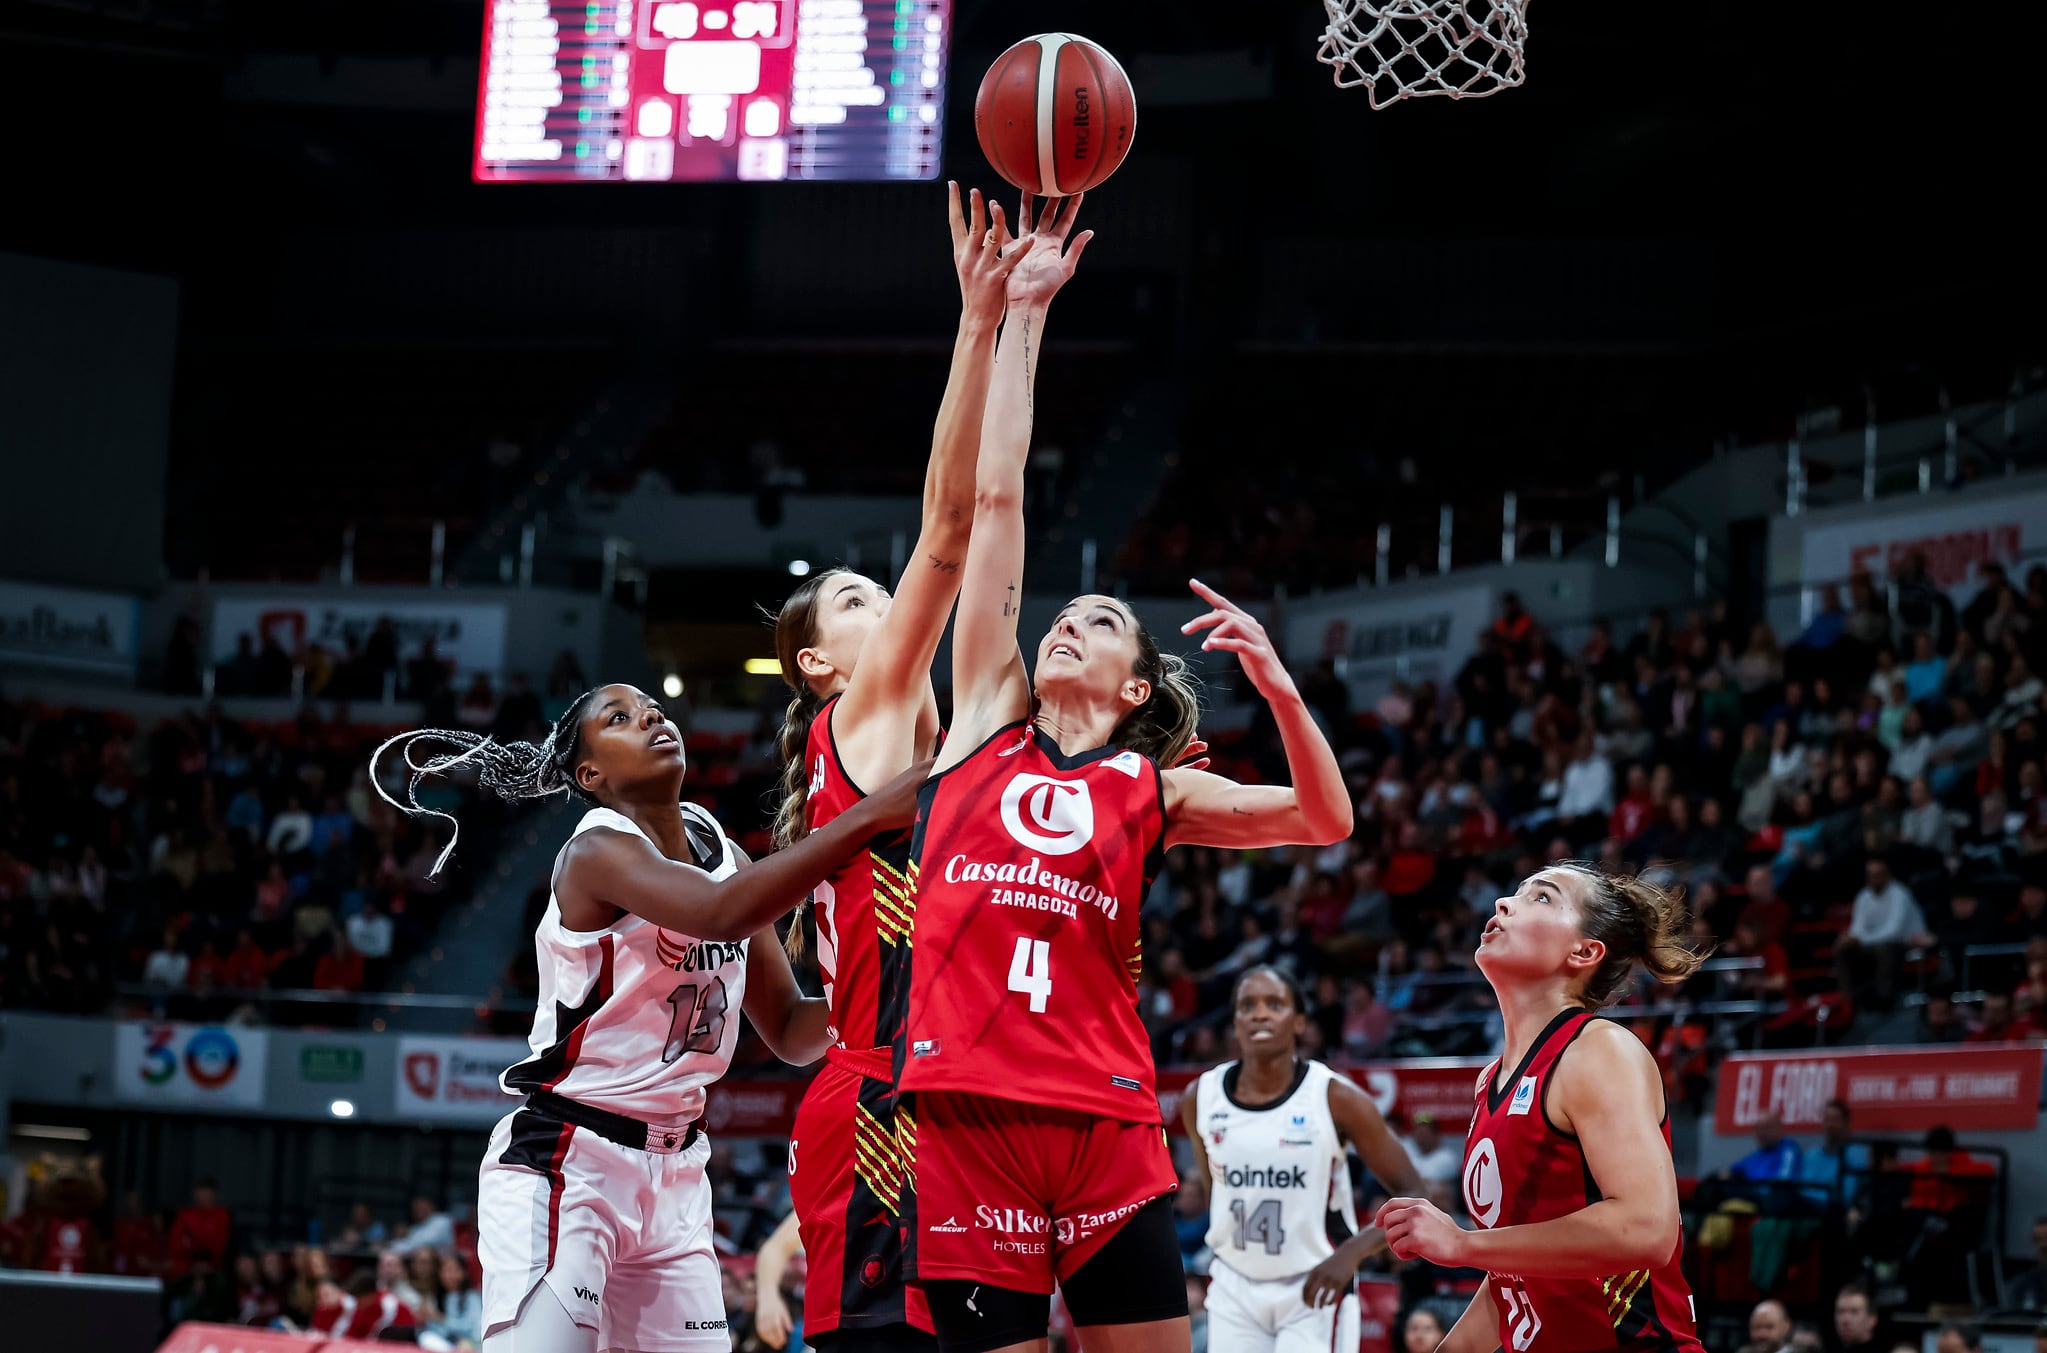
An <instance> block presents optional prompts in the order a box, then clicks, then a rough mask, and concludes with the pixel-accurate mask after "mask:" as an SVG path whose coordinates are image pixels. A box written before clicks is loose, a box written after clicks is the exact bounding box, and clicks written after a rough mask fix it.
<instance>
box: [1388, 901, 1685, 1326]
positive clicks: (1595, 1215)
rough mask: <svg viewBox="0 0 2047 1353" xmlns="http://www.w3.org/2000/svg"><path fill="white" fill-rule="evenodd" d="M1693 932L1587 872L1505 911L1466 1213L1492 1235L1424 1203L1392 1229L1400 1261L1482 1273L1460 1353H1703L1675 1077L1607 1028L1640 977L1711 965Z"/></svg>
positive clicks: (1408, 1209)
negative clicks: (1681, 1211)
mask: <svg viewBox="0 0 2047 1353" xmlns="http://www.w3.org/2000/svg"><path fill="white" fill-rule="evenodd" d="M1683 932H1684V911H1683V908H1682V907H1681V906H1680V905H1679V904H1678V902H1677V900H1676V899H1675V898H1674V897H1672V896H1670V895H1669V894H1666V893H1664V892H1661V891H1659V890H1658V889H1656V888H1654V887H1651V886H1650V885H1649V884H1646V883H1643V882H1642V881H1640V880H1639V879H1633V878H1614V877H1609V876H1607V875H1604V874H1601V873H1600V872H1598V871H1597V870H1596V869H1593V868H1591V867H1589V866H1585V865H1580V864H1560V865H1552V866H1551V867H1550V868H1548V869H1545V870H1543V871H1542V872H1540V873H1538V874H1536V875H1534V876H1533V877H1532V878H1530V879H1529V880H1528V881H1527V882H1525V883H1523V884H1522V885H1521V887H1520V890H1519V891H1517V892H1516V893H1514V894H1513V895H1512V896H1511V897H1503V898H1501V899H1500V900H1499V901H1498V902H1497V903H1495V904H1494V912H1493V918H1492V920H1490V921H1488V922H1487V923H1486V928H1485V933H1484V935H1483V936H1482V937H1481V938H1480V940H1479V947H1478V966H1479V968H1480V970H1481V971H1483V972H1484V973H1485V975H1486V977H1487V979H1488V980H1490V981H1491V982H1492V984H1493V990H1494V992H1495V993H1497V994H1498V996H1499V999H1500V1011H1501V1014H1502V1015H1503V1016H1504V1017H1505V1020H1506V1029H1507V1044H1506V1053H1505V1055H1504V1056H1502V1057H1501V1058H1500V1059H1498V1060H1497V1061H1495V1062H1493V1063H1492V1064H1491V1065H1490V1066H1488V1067H1487V1068H1486V1069H1485V1071H1484V1072H1483V1073H1481V1074H1480V1076H1479V1080H1478V1087H1477V1095H1478V1104H1477V1108H1476V1111H1475V1113H1474V1116H1473V1118H1472V1120H1471V1131H1470V1134H1469V1135H1468V1136H1467V1137H1466V1139H1465V1147H1464V1205H1465V1208H1466V1210H1468V1211H1469V1212H1470V1213H1471V1216H1472V1218H1473V1219H1474V1220H1475V1221H1476V1222H1477V1223H1478V1228H1479V1229H1477V1230H1475V1231H1462V1230H1459V1229H1458V1227H1457V1224H1456V1223H1455V1222H1453V1221H1451V1220H1450V1218H1448V1217H1447V1216H1445V1215H1444V1214H1443V1213H1442V1212H1441V1211H1440V1210H1438V1209H1437V1208H1435V1207H1434V1206H1432V1205H1431V1204H1429V1203H1427V1202H1425V1201H1423V1200H1421V1199H1419V1198H1395V1199H1393V1200H1392V1201H1391V1202H1388V1203H1387V1204H1385V1205H1384V1206H1383V1207H1381V1208H1380V1209H1379V1218H1378V1220H1379V1225H1380V1226H1381V1227H1383V1228H1384V1229H1385V1232H1386V1239H1387V1243H1388V1244H1389V1245H1390V1246H1391V1247H1392V1250H1393V1253H1394V1254H1396V1255H1398V1256H1400V1257H1401V1258H1403V1259H1405V1258H1412V1257H1414V1256H1417V1255H1418V1256H1420V1257H1422V1258H1424V1259H1428V1260H1431V1261H1433V1262H1435V1263H1438V1264H1443V1265H1447V1266H1449V1267H1453V1268H1479V1269H1484V1270H1485V1271H1486V1273H1487V1279H1486V1284H1485V1286H1484V1287H1483V1288H1481V1289H1480V1291H1479V1293H1478V1295H1477V1296H1476V1297H1474V1298H1473V1299H1472V1303H1471V1306H1470V1307H1469V1309H1467V1310H1466V1311H1465V1313H1464V1315H1463V1317H1462V1318H1461V1319H1459V1320H1458V1322H1457V1324H1456V1325H1455V1327H1453V1328H1452V1329H1451V1331H1450V1333H1449V1335H1448V1336H1447V1337H1446V1338H1445V1339H1444V1340H1443V1343H1442V1345H1441V1347H1442V1348H1443V1349H1444V1350H1447V1351H1448V1353H1490V1350H1492V1349H1496V1348H1506V1349H1510V1350H1512V1353H1593V1351H1594V1350H1599V1349H1626V1350H1630V1351H1631V1353H1649V1350H1656V1351H1657V1353H1670V1351H1673V1350H1674V1351H1675V1353H1703V1345H1701V1344H1700V1342H1699V1336H1698V1327H1697V1319H1696V1316H1695V1314H1694V1312H1693V1309H1692V1297H1691V1292H1690V1290H1689V1289H1688V1288H1687V1287H1686V1286H1685V1280H1684V1275H1683V1274H1682V1273H1680V1272H1679V1270H1678V1259H1679V1253H1680V1250H1681V1249H1682V1243H1683V1242H1682V1235H1681V1232H1680V1231H1679V1223H1678V1200H1677V1176H1676V1172H1675V1170H1674V1169H1673V1168H1672V1165H1671V1160H1670V1116H1669V1113H1668V1111H1667V1109H1666V1107H1665V1105H1664V1102H1663V1083H1662V1079H1661V1077H1660V1076H1658V1074H1657V1070H1656V1063H1655V1061H1654V1059H1653V1058H1652V1057H1651V1056H1650V1054H1649V1050H1648V1049H1647V1048H1645V1047H1643V1046H1642V1042H1641V1040H1640V1039H1638V1038H1636V1037H1635V1035H1633V1034H1632V1033H1629V1032H1628V1031H1627V1030H1626V1029H1624V1028H1622V1027H1621V1026H1620V1025H1618V1024H1615V1023H1613V1022H1612V1021H1610V1020H1603V1019H1600V1018H1599V1017H1598V1014H1597V1012H1598V1011H1599V1010H1600V1009H1601V1008H1602V1007H1604V1006H1605V1005H1607V1004H1608V1003H1609V1002H1611V1001H1612V1000H1613V999H1614V998H1615V997H1616V996H1618V995H1619V994H1620V993H1621V991H1622V990H1623V989H1624V988H1625V987H1626V985H1627V983H1628V980H1629V978H1630V977H1631V976H1632V975H1633V973H1634V969H1635V965H1636V964H1638V963H1639V964H1640V965H1642V967H1643V968H1645V969H1646V970H1647V971H1648V972H1649V974H1650V975H1651V976H1653V977H1655V978H1657V979H1659V980H1661V981H1664V982H1676V981H1681V980H1682V979H1683V978H1685V977H1686V976H1688V975H1689V974H1690V973H1691V972H1692V971H1693V970H1694V969H1695V968H1697V967H1698V965H1699V962H1700V960H1701V958H1702V957H1703V955H1700V954H1695V953H1693V952H1691V951H1690V950H1688V949H1687V948H1685V946H1684V944H1683V943H1682V941H1681V940H1680V939H1679V936H1680V935H1682V934H1683ZM1509 1067H1511V1068H1512V1070H1511V1071H1510V1070H1509V1069H1508V1068H1509Z"/></svg>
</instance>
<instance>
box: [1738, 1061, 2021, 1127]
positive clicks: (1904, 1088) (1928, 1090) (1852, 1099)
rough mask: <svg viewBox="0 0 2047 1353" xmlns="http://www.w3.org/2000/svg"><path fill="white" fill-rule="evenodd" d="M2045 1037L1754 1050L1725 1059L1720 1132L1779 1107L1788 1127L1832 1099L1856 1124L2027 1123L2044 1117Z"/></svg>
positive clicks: (1807, 1123)
mask: <svg viewBox="0 0 2047 1353" xmlns="http://www.w3.org/2000/svg"><path fill="white" fill-rule="evenodd" d="M2042 1051H2043V1049H2042V1046H2041V1045H2040V1044H2038V1043H1985V1044H1981V1045H1966V1046H1954V1045H1949V1046H1947V1047H1943V1048H1940V1049H1938V1050H1935V1049H1933V1048H1867V1049H1854V1050H1847V1049H1843V1050H1838V1051H1823V1052H1785V1053H1771V1052H1761V1053H1747V1052H1738V1053H1735V1054H1733V1055H1732V1056H1730V1057H1729V1058H1728V1059H1727V1060H1726V1061H1725V1062H1724V1063H1722V1064H1721V1067H1720V1089H1719V1094H1718V1099H1717V1101H1716V1103H1715V1105H1714V1111H1713V1130H1714V1131H1716V1132H1719V1133H1722V1134H1725V1135H1743V1134H1746V1133H1748V1132H1750V1131H1752V1130H1753V1129H1754V1127H1755V1125H1756V1120H1757V1119H1758V1118H1760V1117H1761V1116H1762V1115H1763V1114H1765V1113H1772V1112H1774V1113H1776V1114H1778V1115H1779V1116H1781V1117H1782V1118H1783V1120H1784V1126H1785V1128H1786V1129H1787V1130H1788V1131H1791V1132H1808V1131H1811V1130H1813V1129H1815V1128H1818V1127H1819V1126H1820V1125H1821V1122H1822V1121H1823V1120H1824V1118H1825V1116H1826V1108H1827V1101H1828V1100H1830V1099H1838V1100H1841V1101H1842V1102H1844V1103H1845V1104H1847V1106H1848V1112H1849V1115H1850V1116H1851V1117H1852V1118H1853V1120H1854V1124H1855V1130H1856V1131H1858V1132H1923V1131H1925V1130H1926V1129H1927V1128H1932V1127H1941V1126H1946V1127H1951V1128H1954V1129H1956V1130H1957V1131H1962V1132H1967V1131H1971V1130H1973V1131H1978V1132H1998V1131H2004V1132H2009V1131H2027V1130H2030V1129H2032V1128H2034V1127H2036V1126H2038V1125H2039V1122H2040V1068H2041V1055H2042Z"/></svg>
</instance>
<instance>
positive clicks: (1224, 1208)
mask: <svg viewBox="0 0 2047 1353" xmlns="http://www.w3.org/2000/svg"><path fill="white" fill-rule="evenodd" d="M1232 1004H1233V1006H1234V1008H1235V1010H1236V1032H1237V1046H1238V1047H1239V1048H1241V1049H1242V1051H1243V1058H1242V1060H1241V1061H1235V1062H1226V1063H1224V1064H1223V1065H1221V1066H1219V1067H1215V1068H1214V1069H1212V1070H1210V1071H1207V1072H1205V1073H1203V1075H1202V1077H1201V1079H1200V1080H1199V1081H1197V1082H1195V1084H1194V1086H1193V1089H1192V1093H1190V1094H1187V1095H1186V1096H1184V1097H1183V1098H1182V1099H1181V1101H1180V1121H1181V1123H1182V1124H1184V1125H1185V1127H1186V1129H1187V1137H1188V1140H1190V1141H1192V1142H1193V1143H1194V1156H1195V1160H1196V1162H1197V1163H1198V1166H1199V1168H1200V1171H1201V1174H1202V1176H1203V1177H1204V1178H1206V1179H1207V1180H1208V1247H1209V1249H1210V1250H1211V1251H1212V1252H1213V1253H1214V1255H1215V1264H1214V1266H1213V1267H1212V1268H1210V1270H1209V1287H1208V1346H1209V1347H1210V1348H1213V1349H1216V1350H1217V1351H1218V1353H1327V1350H1329V1349H1332V1348H1341V1349H1354V1348H1356V1347H1357V1346H1358V1338H1359V1330H1358V1300H1357V1294H1356V1292H1355V1291H1354V1290H1353V1288H1354V1284H1355V1282H1356V1279H1357V1272H1358V1265H1359V1264H1360V1263H1362V1262H1364V1260H1365V1258H1366V1256H1368V1255H1370V1254H1371V1253H1372V1252H1373V1251H1375V1250H1377V1249H1379V1248H1380V1247H1381V1246H1383V1245H1384V1244H1385V1243H1386V1242H1385V1237H1384V1235H1382V1234H1381V1233H1380V1231H1379V1229H1378V1227H1376V1226H1372V1227H1366V1228H1364V1229H1362V1230H1360V1229H1359V1227H1358V1218H1357V1205H1356V1203H1355V1202H1354V1201H1353V1200H1352V1198H1351V1191H1350V1166H1349V1163H1348V1161H1347V1160H1346V1158H1345V1155H1344V1147H1345V1145H1346V1144H1348V1145H1349V1146H1352V1147H1355V1148H1356V1149H1357V1152H1358V1154H1359V1155H1361V1156H1363V1157H1364V1159H1365V1164H1366V1165H1367V1166H1369V1167H1370V1168H1371V1171H1372V1176H1373V1178H1374V1179H1376V1180H1377V1181H1378V1182H1379V1183H1380V1185H1381V1186H1382V1187H1384V1188H1385V1189H1386V1190H1387V1192H1389V1193H1392V1194H1395V1195H1400V1194H1413V1193H1418V1192H1420V1191H1421V1181H1420V1179H1419V1178H1418V1177H1417V1176H1416V1175H1415V1172H1414V1163H1413V1162H1412V1161H1411V1160H1409V1159H1408V1155H1407V1152H1406V1151H1405V1150H1404V1149H1402V1147H1401V1145H1400V1143H1399V1142H1398V1141H1396V1140H1395V1139H1394V1136H1393V1134H1392V1133H1391V1132H1390V1131H1388V1130H1387V1128H1386V1120H1385V1119H1383V1118H1381V1117H1380V1116H1379V1106H1378V1105H1376V1104H1374V1103H1373V1102H1372V1101H1371V1098H1370V1097H1369V1096H1368V1095H1366V1094H1365V1092H1364V1091H1363V1090H1361V1089H1359V1088H1358V1086H1357V1085H1356V1083H1354V1082H1353V1081H1351V1080H1350V1079H1349V1078H1348V1077H1346V1076H1339V1075H1336V1074H1335V1073H1333V1072H1331V1071H1330V1069H1329V1068H1328V1067H1327V1066H1324V1065H1323V1064H1322V1063H1321V1062H1315V1061H1309V1060H1307V1059H1306V1058H1303V1057H1302V1056H1301V1055H1300V1051H1299V1047H1300V1038H1301V1034H1302V1033H1303V1032H1304V1031H1305V1029H1306V1027H1307V1011H1306V1009H1305V1008H1304V1007H1303V1005H1302V1002H1301V992H1300V988H1299V987H1297V986H1295V985H1294V981H1293V979H1292V978H1290V977H1288V976H1286V975H1285V974H1284V973H1282V972H1280V971H1279V969H1277V968H1274V967H1271V966H1269V965H1263V964H1261V965H1260V966H1258V967H1255V968H1249V969H1246V970H1245V972H1244V975H1243V976H1241V977H1239V978H1238V979H1237V986H1236V991H1235V993H1234V996H1233V999H1232Z"/></svg>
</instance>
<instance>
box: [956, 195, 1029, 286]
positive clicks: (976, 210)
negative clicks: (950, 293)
mask: <svg viewBox="0 0 2047 1353" xmlns="http://www.w3.org/2000/svg"><path fill="white" fill-rule="evenodd" d="M946 189H947V192H948V194H949V201H948V204H947V211H946V216H947V221H948V223H949V224H950V225H951V227H952V263H953V268H954V270H955V271H957V272H958V273H959V276H960V307H961V309H963V310H964V311H965V312H966V313H967V314H969V315H973V316H976V317H978V318H981V319H987V320H1000V319H1001V318H1002V307H1003V305H1004V303H1005V302H1004V296H1005V293H1006V287H1007V285H1008V279H1009V276H1010V273H1011V272H1012V271H1014V270H1015V268H1016V266H1017V265H1018V264H1019V263H1021V262H1022V261H1023V260H1024V259H1026V258H1027V257H1029V256H1030V253H1031V251H1032V250H1033V249H1035V248H1036V247H1037V244H1038V241H1037V240H1035V239H1030V238H1025V239H1022V240H1017V239H1013V238H1012V237H1011V235H1010V233H1009V223H1008V222H1007V221H1006V220H1005V219H1004V218H1003V215H1002V207H1001V205H1000V204H998V203H993V202H984V201H983V199H982V197H981V190H980V189H979V188H976V189H974V190H973V191H972V192H971V193H969V194H968V195H967V202H968V206H967V209H966V210H965V211H962V210H961V208H960V186H959V184H958V183H950V184H947V185H946ZM1005 249H1006V250H1007V252H1006V253H1005V252H1004V251H1005Z"/></svg>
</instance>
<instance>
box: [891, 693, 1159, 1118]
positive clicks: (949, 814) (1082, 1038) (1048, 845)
mask: <svg viewBox="0 0 2047 1353" xmlns="http://www.w3.org/2000/svg"><path fill="white" fill-rule="evenodd" d="M1164 845H1165V790H1164V786H1163V783H1162V782H1161V780H1160V778H1159V770H1158V767H1157V766H1155V765H1153V764H1152V762H1151V761H1150V760H1148V759H1147V758H1145V757H1143V756H1141V755H1139V754H1138V753H1136V752H1129V751H1119V750H1117V749H1116V748H1114V747H1097V748H1095V749H1094V750H1093V751H1089V752H1082V753H1080V754H1079V755H1077V756H1065V755H1063V754H1061V752H1060V751H1059V749H1058V747H1056V746H1055V745H1053V744H1052V742H1051V741H1050V739H1048V738H1046V737H1044V736H1042V735H1041V734H1040V733H1039V732H1038V731H1037V729H1035V728H1034V727H1033V726H1032V725H1030V724H1028V723H1017V724H1012V725H1010V726H1009V727H1007V728H1004V729H1002V730H1001V731H1000V732H998V733H996V734H995V736H993V737H991V738H990V739H988V741H986V742H984V743H982V744H981V746H979V747H978V748H976V749H975V750H974V751H973V753H972V754H970V755H969V756H968V757H967V759H966V760H965V761H963V762H961V763H960V764H959V765H957V766H954V767H953V768H952V769H951V770H948V771H946V772H944V773H943V774H941V775H939V776H936V777H934V778H933V779H932V780H930V781H929V782H927V783H926V784H925V786H924V789H923V793H922V794H921V795H920V796H919V800H918V813H917V827H916V837H915V844H914V847H913V850H912V855H911V869H912V871H913V874H912V878H913V882H914V884H915V888H916V910H915V922H916V925H915V930H914V933H913V940H912V943H913V948H912V963H911V978H910V1011H909V1019H908V1023H907V1028H906V1031H905V1033H904V1036H903V1039H902V1041H901V1044H900V1046H899V1048H898V1057H897V1064H898V1067H899V1073H898V1074H899V1076H900V1078H901V1083H902V1085H903V1088H905V1089H909V1090H953V1091H960V1092H963V1093H967V1094H978V1095H991V1096H995V1097H998V1098H1002V1099H1015V1100H1023V1101H1026V1102H1030V1103H1036V1104H1052V1105H1058V1106H1059V1107H1061V1108H1066V1109H1074V1110H1078V1111H1079V1112H1081V1113H1087V1114H1097V1115H1100V1116H1102V1117H1105V1118H1118V1119H1123V1120H1125V1121H1129V1122H1138V1123H1157V1122H1158V1121H1159V1102H1158V1094H1157V1091H1156V1088H1155V1084H1154V1077H1153V1072H1152V1062H1151V1044H1150V1040H1149V1039H1148V1038H1147V1037H1146V1034H1145V1030H1144V1023H1143V1021H1142V1020H1141V1019H1139V1018H1138V1013H1137V977H1138V972H1139V970H1140V967H1141V964H1142V951H1141V945H1142V938H1143V937H1142V932H1141V930H1140V927H1139V922H1138V912H1139V910H1140V909H1141V908H1142V906H1143V904H1144V894H1145V890H1146V888H1148V887H1149V886H1150V883H1151V880H1152V876H1153V875H1154V874H1156V873H1157V872H1158V866H1159V861H1160V858H1161V856H1162V854H1163V852H1164Z"/></svg>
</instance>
